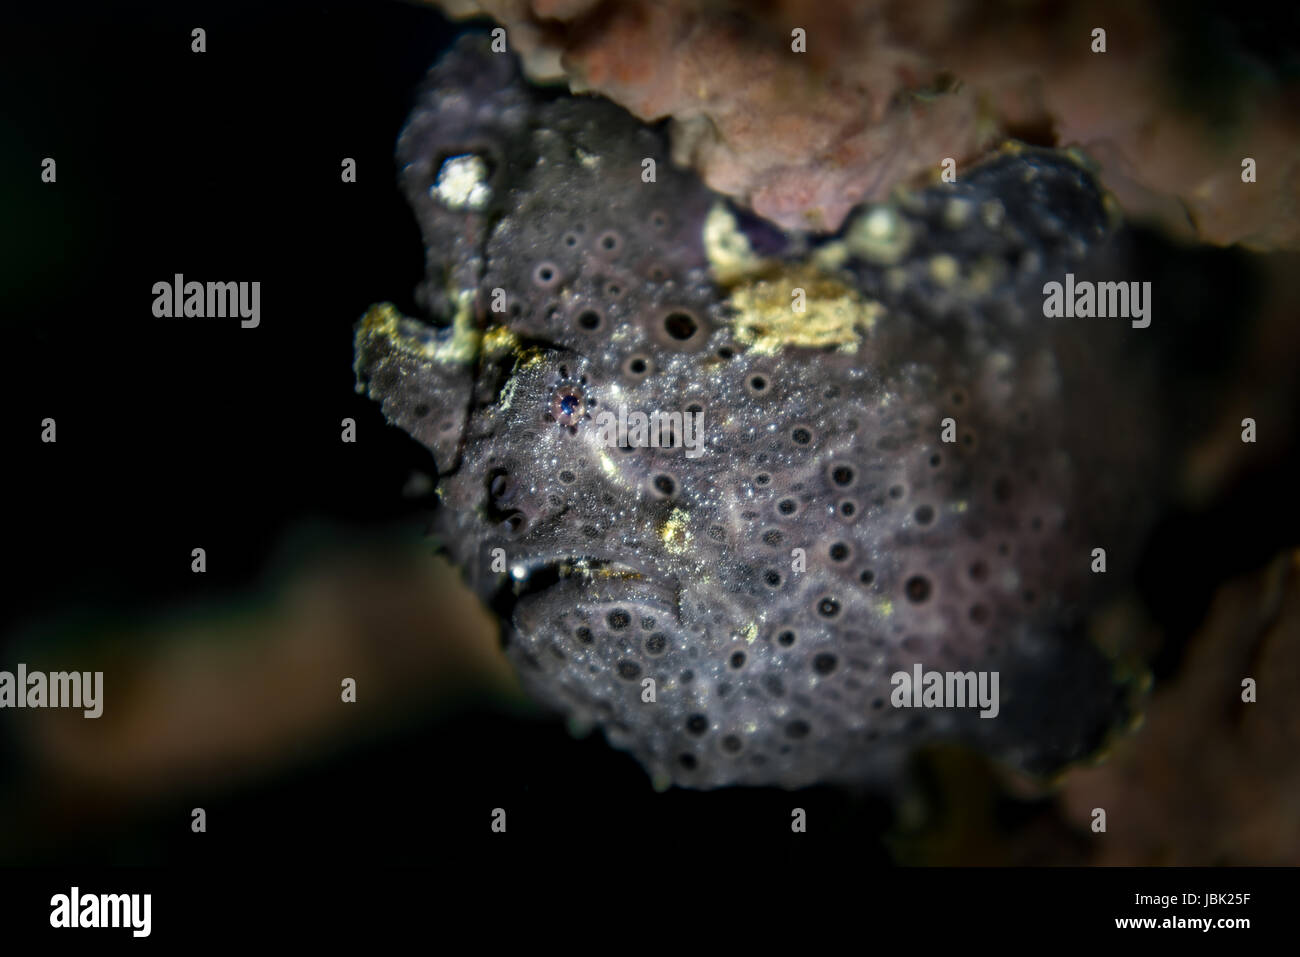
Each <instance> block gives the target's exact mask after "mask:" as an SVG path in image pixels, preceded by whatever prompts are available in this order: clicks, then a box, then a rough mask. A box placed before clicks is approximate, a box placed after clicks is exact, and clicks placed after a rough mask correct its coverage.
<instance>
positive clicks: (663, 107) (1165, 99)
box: [433, 0, 1300, 249]
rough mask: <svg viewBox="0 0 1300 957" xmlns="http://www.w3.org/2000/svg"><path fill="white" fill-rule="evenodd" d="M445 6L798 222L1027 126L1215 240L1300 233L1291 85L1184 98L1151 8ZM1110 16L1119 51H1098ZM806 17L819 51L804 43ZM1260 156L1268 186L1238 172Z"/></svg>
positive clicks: (1278, 241) (702, 2)
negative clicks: (661, 123) (799, 46)
mask: <svg viewBox="0 0 1300 957" xmlns="http://www.w3.org/2000/svg"><path fill="white" fill-rule="evenodd" d="M433 2H439V0H433ZM441 6H443V7H444V9H446V10H447V12H448V13H450V14H451V15H453V16H467V15H471V14H473V13H476V12H482V13H487V14H489V15H491V16H492V17H494V18H495V19H497V20H498V21H499V22H501V23H503V24H505V26H506V27H507V29H508V31H509V36H510V43H511V47H512V49H514V50H516V51H517V52H519V53H520V54H521V56H522V57H523V60H524V63H525V68H526V69H527V70H528V72H529V74H530V75H531V76H532V77H533V78H534V79H538V80H557V79H567V80H568V81H569V83H570V85H571V86H572V87H573V88H574V89H575V90H594V91H596V92H599V93H603V94H604V95H606V96H608V97H610V98H611V99H613V100H614V101H615V102H618V103H620V104H621V105H623V106H624V107H626V108H627V109H628V110H630V111H631V112H633V113H634V114H636V115H637V116H639V117H641V118H642V119H645V120H659V119H663V118H666V117H671V118H672V120H673V127H674V157H675V159H676V160H677V161H679V162H682V163H685V164H690V165H693V166H694V167H696V168H697V169H698V170H699V171H700V173H701V174H702V176H703V177H704V178H705V180H706V181H707V182H708V183H709V185H710V186H712V187H713V188H715V189H717V190H719V191H721V192H723V193H726V194H728V195H731V196H733V197H735V198H736V199H738V200H740V201H741V202H743V203H746V204H747V205H749V206H750V207H751V208H753V209H754V210H755V211H756V212H758V213H759V214H761V215H763V216H765V217H767V218H769V219H771V220H772V221H774V222H776V223H778V224H780V225H782V226H784V227H787V228H815V229H828V230H831V229H835V228H838V226H839V225H840V224H841V222H842V221H843V219H844V217H845V215H846V214H847V212H848V211H849V209H851V208H852V207H853V206H854V205H856V204H857V203H859V202H861V201H863V200H871V199H880V198H883V197H884V196H885V195H887V194H888V193H889V191H890V190H891V189H892V188H893V187H894V186H896V185H898V184H900V183H907V182H909V181H912V180H915V179H917V178H918V177H920V176H923V175H925V174H927V173H929V174H934V173H935V172H936V171H937V170H938V169H939V166H940V163H941V162H942V161H943V159H944V158H946V157H952V158H953V159H955V160H957V162H958V163H963V162H966V161H969V160H972V159H975V158H976V157H977V156H978V155H979V154H980V153H981V152H982V151H983V150H985V149H987V148H988V147H989V146H990V145H992V144H993V143H995V142H996V141H998V140H1000V139H1002V138H1003V137H1004V136H1007V135H1016V134H1021V133H1023V132H1025V131H1027V130H1033V131H1036V132H1037V134H1038V135H1037V137H1036V138H1038V139H1047V140H1051V141H1052V142H1054V143H1055V144H1056V145H1061V146H1069V145H1077V146H1080V147H1082V148H1083V149H1084V150H1085V151H1087V152H1088V153H1089V154H1090V155H1091V156H1092V157H1093V158H1094V160H1096V161H1097V162H1098V164H1099V165H1100V167H1101V174H1102V177H1103V179H1104V181H1105V182H1106V184H1107V185H1108V186H1109V187H1110V188H1111V190H1112V191H1113V192H1114V193H1115V195H1116V197H1117V198H1118V199H1119V200H1120V201H1121V203H1122V204H1123V205H1124V206H1125V208H1126V209H1128V210H1129V211H1130V212H1131V213H1133V214H1135V215H1139V216H1144V217H1150V218H1155V219H1157V220H1159V221H1160V222H1162V223H1163V224H1164V225H1165V226H1166V227H1167V228H1170V229H1172V230H1173V231H1175V232H1178V233H1181V234H1184V235H1187V236H1196V237H1199V238H1201V239H1203V240H1206V241H1210V242H1214V243H1223V244H1227V243H1234V242H1240V243H1243V244H1245V245H1247V246H1250V247H1252V248H1257V249H1273V248H1296V247H1297V246H1300V215H1298V213H1300V201H1298V198H1300V137H1298V136H1297V130H1296V127H1295V124H1294V122H1293V120H1292V117H1293V116H1294V115H1295V114H1296V109H1295V101H1296V96H1297V91H1296V89H1295V88H1294V86H1292V87H1290V88H1288V87H1285V86H1281V85H1275V86H1269V85H1268V84H1266V83H1258V84H1255V85H1254V86H1253V87H1252V88H1251V90H1250V95H1247V94H1245V93H1243V94H1241V96H1240V97H1239V98H1240V99H1241V103H1240V106H1239V109H1238V110H1237V113H1236V115H1235V116H1234V123H1235V125H1233V126H1232V127H1231V129H1230V131H1229V132H1227V133H1225V126H1224V124H1222V123H1220V122H1218V121H1217V119H1216V118H1215V117H1214V116H1212V115H1211V111H1209V110H1203V109H1201V108H1200V107H1199V105H1194V106H1193V107H1192V108H1188V106H1187V104H1182V103H1176V102H1175V96H1176V92H1175V90H1176V82H1175V81H1174V80H1173V79H1172V78H1171V73H1170V70H1171V65H1172V64H1173V63H1174V62H1175V61H1176V60H1177V58H1178V57H1179V56H1183V57H1184V58H1185V56H1186V51H1185V50H1183V49H1182V48H1181V47H1180V46H1179V42H1178V41H1177V39H1176V38H1175V32H1174V31H1171V29H1170V27H1169V25H1168V24H1167V23H1166V22H1165V21H1164V20H1162V19H1161V18H1160V16H1159V15H1158V14H1157V12H1156V8H1155V5H1154V4H1153V3H1130V2H1119V0H1103V2H1101V3H1091V4H1089V5H1088V6H1087V7H1086V9H1085V7H1084V5H1083V4H1082V3H1080V2H1071V3H1058V2H1048V0H1021V2H1012V0H1005V2H1000V3H995V4H988V3H976V2H974V0H946V2H942V3H927V4H916V3H909V2H905V0H825V2H822V3H818V4H816V5H812V6H810V5H807V4H804V3H800V2H796V0H771V2H767V3H762V4H755V5H740V4H735V3H726V2H718V0H656V2H651V0H621V2H608V0H606V2H595V0H479V2H478V3H474V2H472V0H441ZM1096 27H1102V28H1104V29H1105V30H1106V31H1107V45H1108V46H1107V51H1106V52H1105V53H1104V54H1096V53H1093V52H1092V50H1091V44H1092V31H1093V29H1094V28H1096ZM796 28H799V29H802V30H804V31H805V32H806V38H807V53H805V54H800V53H794V52H793V51H792V49H791V32H792V31H793V30H794V29H796ZM1225 42H1227V41H1225ZM1224 55H1225V56H1228V55H1230V54H1229V53H1224ZM1231 55H1236V54H1235V52H1234V53H1231ZM1265 72H1266V71H1265ZM1227 82H1228V81H1227V80H1225V81H1224V83H1225V84H1226V83H1227ZM1246 156H1249V157H1251V158H1253V159H1254V160H1255V161H1256V163H1257V168H1258V176H1259V181H1258V182H1257V183H1252V184H1245V183H1242V182H1241V161H1242V159H1243V158H1244V157H1246Z"/></svg>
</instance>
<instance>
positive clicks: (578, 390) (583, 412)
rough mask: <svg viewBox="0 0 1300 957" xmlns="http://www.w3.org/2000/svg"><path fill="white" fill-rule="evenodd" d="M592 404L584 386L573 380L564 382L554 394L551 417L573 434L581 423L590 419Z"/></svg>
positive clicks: (557, 387)
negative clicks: (589, 406)
mask: <svg viewBox="0 0 1300 957" xmlns="http://www.w3.org/2000/svg"><path fill="white" fill-rule="evenodd" d="M590 404H591V403H589V402H588V400H587V395H586V392H585V390H584V389H583V388H582V386H580V385H578V384H577V383H576V382H573V381H571V380H570V381H562V382H560V384H559V385H557V386H556V388H555V392H554V393H553V394H552V397H551V409H550V416H549V417H550V418H553V419H554V420H555V421H556V422H558V423H559V424H560V425H561V426H562V427H564V428H566V429H568V430H569V431H570V432H573V431H575V430H576V427H577V425H578V423H579V422H580V421H582V420H583V419H584V418H588V417H589V416H588V413H587V407H588V405H590Z"/></svg>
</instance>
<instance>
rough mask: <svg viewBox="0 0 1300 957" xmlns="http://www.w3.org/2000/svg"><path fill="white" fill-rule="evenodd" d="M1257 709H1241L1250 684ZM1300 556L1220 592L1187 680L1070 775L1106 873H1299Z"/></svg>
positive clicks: (1075, 812)
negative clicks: (1247, 868)
mask: <svg viewBox="0 0 1300 957" xmlns="http://www.w3.org/2000/svg"><path fill="white" fill-rule="evenodd" d="M1248 677H1249V678H1254V679H1255V681H1256V682H1258V701H1256V702H1255V703H1245V702H1243V701H1242V686H1241V683H1242V680H1243V679H1245V678H1248ZM1298 692H1300V551H1297V552H1292V553H1291V554H1289V555H1283V556H1280V557H1279V558H1278V559H1277V560H1276V561H1275V562H1273V563H1272V564H1271V565H1270V566H1269V567H1268V568H1267V569H1265V570H1264V571H1262V572H1260V573H1257V574H1255V575H1253V576H1250V577H1248V578H1246V579H1243V580H1240V581H1237V582H1234V583H1232V584H1230V585H1226V586H1224V588H1222V589H1221V590H1220V591H1219V593H1218V595H1217V597H1216V599H1215V602H1214V605H1213V607H1212V608H1211V611H1210V615H1209V618H1208V619H1207V621H1206V623H1205V625H1204V627H1203V628H1202V629H1201V632H1200V634H1199V636H1198V637H1197V638H1196V640H1195V641H1194V642H1193V644H1192V646H1191V648H1190V650H1189V652H1188V655H1187V658H1186V661H1185V664H1184V666H1183V668H1182V670H1181V676H1180V678H1179V679H1178V680H1177V681H1176V682H1175V683H1173V684H1171V685H1169V686H1167V687H1165V688H1163V689H1162V690H1159V691H1157V693H1156V694H1155V697H1154V699H1153V700H1152V702H1151V706H1150V708H1149V710H1148V712H1147V720H1146V724H1145V726H1144V727H1143V728H1142V730H1141V731H1140V732H1139V733H1138V734H1137V735H1135V736H1134V737H1133V738H1131V739H1129V740H1127V741H1125V742H1124V743H1122V744H1121V745H1120V746H1119V747H1118V748H1117V749H1116V752H1115V754H1114V755H1113V757H1112V759H1111V760H1110V761H1108V762H1107V763H1106V764H1104V765H1102V766H1100V767H1097V768H1089V769H1079V770H1076V771H1073V772H1071V774H1070V775H1069V776H1068V777H1067V778H1066V780H1065V782H1064V787H1063V790H1062V801H1063V804H1064V808H1065V814H1066V816H1067V817H1068V818H1070V819H1072V820H1073V821H1074V822H1075V823H1076V824H1077V825H1078V826H1079V827H1080V829H1084V828H1086V827H1087V825H1088V822H1089V821H1090V819H1091V813H1092V809H1093V808H1104V809H1105V810H1106V812H1107V822H1106V823H1107V830H1106V833H1104V834H1095V835H1093V839H1094V841H1093V845H1092V846H1093V848H1094V851H1093V855H1092V858H1091V860H1092V863H1097V864H1143V865H1149V864H1162V865H1163V864H1170V865H1206V864H1273V865H1283V864H1286V865H1296V864H1300V766H1297V764H1296V761H1295V756H1296V754H1297V753H1300V716H1298V715H1297V712H1296V710H1295V708H1294V707H1293V705H1292V703H1293V702H1294V701H1295V698H1296V694H1297V693H1298Z"/></svg>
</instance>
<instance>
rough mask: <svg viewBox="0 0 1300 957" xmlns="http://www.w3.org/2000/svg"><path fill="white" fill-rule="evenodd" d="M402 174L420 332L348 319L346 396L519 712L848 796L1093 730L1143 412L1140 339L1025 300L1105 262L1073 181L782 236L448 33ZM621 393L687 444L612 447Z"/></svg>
mask: <svg viewBox="0 0 1300 957" xmlns="http://www.w3.org/2000/svg"><path fill="white" fill-rule="evenodd" d="M398 159H399V163H400V166H401V176H402V182H403V186H404V188H405V191H406V193H407V195H408V197H409V200H410V203H411V205H412V207H413V209H414V211H415V214H416V216H417V218H418V220H419V222H420V226H421V229H422V233H423V237H424V242H425V245H426V248H427V276H426V280H425V283H424V285H423V286H422V287H421V289H420V293H419V300H420V303H421V306H422V307H423V308H424V309H426V310H427V311H428V316H427V317H425V319H424V320H416V319H412V318H407V317H404V316H402V315H400V314H399V313H398V312H397V311H396V310H395V309H394V308H393V307H392V306H389V305H379V306H375V307H373V308H372V309H371V310H370V312H369V313H368V314H367V315H366V316H365V318H364V319H363V320H362V321H361V322H360V324H359V325H358V327H357V332H356V371H357V377H358V390H359V391H364V392H366V393H367V394H368V395H369V396H371V397H372V398H373V399H375V400H376V401H378V402H380V403H381V404H382V408H383V412H384V414H385V416H387V418H388V420H389V421H391V422H392V423H394V424H396V425H397V426H399V427H400V428H402V429H403V430H405V431H406V432H408V433H409V434H410V435H411V436H412V437H413V438H414V439H415V440H416V441H418V442H420V443H421V444H423V445H424V446H425V447H427V448H428V450H429V451H430V452H431V453H432V455H433V458H434V461H435V464H436V467H437V471H438V496H439V499H440V501H439V504H438V508H437V511H436V517H435V533H436V537H437V539H438V540H439V542H440V543H441V545H442V547H443V548H445V550H446V551H447V553H448V554H449V555H450V557H451V558H452V559H453V560H454V561H455V562H456V563H457V564H458V565H459V566H460V567H461V569H462V570H463V573H464V576H465V579H466V581H467V582H468V583H469V585H470V586H471V587H472V588H473V589H475V591H476V592H477V593H478V594H479V595H481V596H482V598H483V600H484V601H485V602H487V603H489V604H490V605H491V606H492V607H493V608H494V609H495V610H496V611H497V612H498V614H499V615H500V618H501V626H502V630H503V637H504V642H505V647H506V650H507V653H508V654H509V655H510V657H511V658H512V660H513V662H514V664H515V666H516V667H517V669H518V671H519V673H520V675H521V676H522V679H523V680H524V682H525V684H526V686H527V687H528V688H529V689H530V691H531V693H532V694H534V695H535V696H536V697H537V698H538V699H540V700H541V701H543V702H545V703H547V704H549V705H551V706H553V707H554V708H555V709H557V710H559V711H560V712H563V713H565V714H566V715H568V716H569V718H570V719H571V720H572V721H573V722H575V723H576V724H578V725H586V726H597V727H600V728H601V729H603V731H604V733H605V735H606V736H607V737H608V739H609V741H610V742H611V743H612V744H614V745H615V746H617V747H620V748H623V749H626V750H628V751H630V752H631V753H632V754H633V755H634V756H635V757H636V759H637V760H638V761H639V762H641V764H642V765H643V766H644V767H645V768H646V770H647V772H648V773H649V774H650V776H651V778H652V780H653V781H654V782H655V783H656V784H657V785H659V786H666V785H668V784H676V785H679V786H683V787H693V788H714V787H721V786H726V785H732V784H746V785H775V786H782V787H791V788H793V787H800V786H804V785H808V784H812V783H820V782H864V781H872V780H878V779H881V778H888V777H889V776H890V775H893V774H896V773H897V770H898V768H899V767H900V763H901V761H902V760H903V759H905V758H906V757H907V756H908V755H909V754H911V753H913V752H914V751H915V749H917V748H918V747H920V746H925V745H930V744H935V743H960V744H963V745H966V746H968V747H971V748H975V749H978V750H980V751H982V752H984V753H987V754H989V755H990V756H992V757H993V758H995V759H997V760H999V761H1003V762H1006V763H1008V764H1010V765H1011V766H1013V767H1017V768H1021V769H1025V770H1028V771H1031V772H1049V771H1051V770H1053V769H1055V768H1058V767H1060V766H1062V765H1063V764H1065V763H1067V762H1069V761H1072V760H1075V759H1078V758H1081V757H1084V756H1087V755H1088V754H1090V753H1092V752H1094V751H1095V750H1096V749H1097V748H1098V747H1099V746H1100V745H1101V743H1102V742H1103V740H1104V738H1105V737H1106V735H1107V733H1108V732H1109V731H1110V730H1111V729H1112V728H1114V727H1116V726H1117V725H1118V724H1119V723H1120V722H1122V721H1123V720H1125V718H1126V708H1127V689H1126V682H1125V679H1123V678H1122V677H1121V676H1120V674H1119V671H1118V668H1117V665H1116V663H1115V662H1114V661H1112V660H1110V659H1109V658H1108V657H1107V656H1106V655H1104V654H1103V653H1102V652H1101V651H1099V650H1098V648H1097V647H1096V646H1095V645H1094V643H1093V642H1092V641H1090V639H1089V634H1088V623H1089V614H1090V612H1092V611H1093V610H1095V609H1096V608H1097V606H1098V604H1099V602H1101V601H1102V600H1104V599H1105V598H1106V597H1107V594H1108V592H1109V591H1110V590H1111V589H1112V588H1113V587H1114V586H1117V585H1119V584H1122V582H1123V581H1124V577H1125V575H1126V574H1128V570H1129V569H1130V568H1131V565H1132V563H1133V561H1134V555H1133V553H1134V549H1135V547H1136V545H1135V543H1136V542H1137V541H1138V540H1139V538H1140V533H1141V531H1142V529H1143V525H1144V523H1145V522H1146V521H1147V517H1148V515H1149V514H1150V510H1151V508H1152V505H1151V503H1152V501H1153V500H1154V498H1155V496H1156V488H1157V486H1158V485H1159V483H1160V481H1161V479H1160V478H1159V476H1160V471H1161V470H1160V468H1159V467H1158V466H1159V462H1160V461H1162V456H1161V449H1160V448H1159V442H1158V440H1157V439H1156V438H1155V436H1156V435H1158V434H1160V430H1159V428H1158V423H1156V422H1155V421H1154V415H1155V413H1154V412H1152V411H1150V410H1152V409H1154V408H1155V407H1156V406H1155V404H1154V403H1153V402H1151V401H1149V398H1150V396H1149V395H1148V393H1149V391H1150V389H1151V383H1150V382H1149V376H1146V375H1144V373H1143V371H1142V368H1141V367H1140V364H1139V363H1137V361H1136V360H1135V359H1134V358H1133V356H1132V355H1131V353H1132V349H1131V345H1132V342H1133V338H1134V337H1135V336H1140V335H1141V334H1142V333H1141V331H1138V330H1133V329H1132V328H1131V327H1130V325H1129V323H1128V322H1127V321H1124V320H1120V319H1077V320H1073V319H1048V318H1045V317H1044V315H1043V286H1044V283H1046V282H1048V281H1051V280H1061V279H1062V278H1063V277H1064V275H1065V274H1066V273H1067V272H1072V273H1075V274H1076V275H1078V276H1085V275H1089V274H1090V271H1095V270H1096V269H1098V268H1102V267H1099V266H1098V265H1097V263H1098V262H1101V263H1102V264H1103V265H1104V263H1105V261H1106V260H1105V257H1106V256H1107V255H1110V254H1111V253H1110V251H1109V250H1110V248H1111V246H1112V243H1111V237H1112V233H1113V227H1112V224H1111V221H1110V218H1109V216H1108V213H1107V206H1106V203H1105V202H1104V199H1103V196H1102V195H1101V193H1100V192H1099V191H1098V189H1097V187H1096V186H1095V185H1094V182H1093V180H1092V178H1091V177H1090V175H1089V174H1088V172H1087V171H1086V170H1085V169H1084V168H1083V167H1082V166H1080V165H1079V164H1077V163H1076V162H1075V161H1074V160H1072V159H1070V158H1068V157H1067V156H1065V155H1064V154H1061V153H1057V152H1046V151H1035V150H1029V149H1008V150H1006V151H1004V152H1002V153H1001V154H999V155H997V156H996V157H995V158H993V159H991V160H989V161H988V162H986V163H984V164H983V165H981V166H979V167H976V168H974V169H970V170H963V171H962V174H961V176H960V177H959V181H958V182H957V183H954V184H943V183H940V184H936V185H935V186H934V187H931V188H929V189H926V190H923V191H920V192H916V193H912V194H909V195H905V196H903V197H902V198H901V199H900V200H899V201H898V202H896V203H894V204H891V205H884V206H877V207H873V208H869V209H862V210H860V211H859V212H858V213H856V214H855V215H854V216H852V217H850V219H849V221H848V222H847V223H846V225H845V226H844V228H843V229H842V230H841V231H840V232H839V233H838V234H836V235H834V236H812V235H799V234H791V233H784V232H782V231H780V230H777V229H776V228H774V227H772V226H770V225H768V224H766V223H764V222H762V221H760V220H757V219H755V218H753V217H751V216H749V215H747V214H746V213H745V212H744V211H742V210H738V209H735V208H732V207H731V206H729V205H728V204H727V203H726V202H725V201H724V200H722V199H720V198H719V197H717V196H715V195H714V194H713V193H711V192H710V191H709V190H708V189H707V188H705V187H704V186H703V185H702V184H701V183H700V182H699V181H698V180H697V179H696V178H695V177H694V175H693V174H690V173H688V172H684V171H681V170H678V169H675V168H674V167H673V166H672V164H671V162H670V160H669V156H668V151H667V145H666V141H665V138H664V135H663V133H662V131H661V130H659V129H656V128H649V127H646V126H644V125H643V124H641V123H639V122H638V121H636V120H634V119H633V118H632V117H630V116H629V115H627V114H626V113H624V112H623V111H622V110H620V109H619V108H618V107H616V106H614V105H612V104H610V103H608V102H606V101H603V100H601V99H598V98H575V97H570V96H559V95H556V94H554V93H548V92H544V91H538V90H534V89H532V88H530V87H528V86H527V85H526V84H524V83H523V82H522V81H521V79H520V78H519V77H518V74H517V69H516V66H515V65H514V63H513V62H512V60H511V58H510V57H509V56H506V55H496V54H493V53H491V52H489V50H488V47H487V44H486V42H485V41H484V40H482V39H481V38H478V37H473V36H470V37H466V38H464V39H462V40H461V41H460V42H459V43H458V44H457V45H456V46H455V47H454V48H453V49H452V50H451V51H450V52H449V53H448V54H446V55H445V56H444V58H443V59H442V60H441V61H440V63H439V64H438V65H437V66H436V67H435V68H434V69H433V70H432V71H431V73H430V76H429V80H428V84H427V86H426V88H425V89H424V91H423V93H422V94H421V96H420V98H419V101H418V103H417V105H416V107H415V109H414V111H413V113H412V115H411V117H410V120H409V122H408V124H407V126H406V128H405V130H404V131H403V133H402V136H401V139H400V141H399V144H398ZM648 160H653V165H652V166H651V165H650V164H648V163H647V161H648ZM648 169H652V170H653V175H652V176H651V175H649V174H648V173H647V170H648ZM1099 257H1100V258H1099ZM1103 278H1104V273H1103ZM1157 321H1159V317H1157ZM620 410H621V411H622V413H623V414H624V415H625V416H627V415H630V414H631V413H633V412H642V413H645V414H647V415H649V414H650V413H654V412H660V413H682V414H683V415H686V414H689V415H692V416H695V417H696V419H697V420H698V418H699V417H700V416H701V415H702V424H701V426H700V430H699V433H698V436H697V438H698V439H699V446H698V448H697V449H696V451H695V452H694V453H692V454H688V452H690V449H688V448H686V447H684V445H683V444H682V443H680V442H679V443H677V444H671V443H669V442H667V441H664V442H661V445H660V447H648V446H646V444H645V443H644V442H641V443H636V442H629V443H628V444H627V445H626V446H625V447H620V446H618V445H617V444H615V445H613V446H611V445H610V444H609V443H608V442H607V441H606V439H607V436H606V434H605V433H604V432H603V431H602V428H601V425H600V423H601V413H603V412H610V413H614V414H615V415H617V414H618V413H619V411H620ZM679 421H680V422H682V423H685V422H686V421H687V420H686V419H684V418H683V419H679ZM676 437H677V436H676V435H675V433H672V434H671V435H670V438H676ZM681 438H683V439H684V437H681ZM1099 548H1100V549H1104V550H1105V556H1106V557H1105V561H1106V566H1105V568H1106V570H1105V572H1098V571H1096V570H1095V552H1094V550H1095V549H1099ZM917 665H920V666H921V669H922V671H924V672H929V671H937V672H941V673H948V672H975V673H981V672H982V673H992V672H996V673H997V676H998V684H997V689H998V699H999V700H998V707H997V709H996V714H995V715H991V716H989V717H981V711H980V709H979V708H978V707H953V706H949V707H903V706H899V705H897V704H896V702H895V700H894V690H895V687H896V686H895V684H894V681H893V676H895V675H896V674H897V673H900V672H905V673H907V674H908V675H909V676H910V675H912V674H913V673H914V667H915V666H917ZM647 679H649V680H647ZM908 700H909V701H910V698H909V699H908ZM950 704H951V703H950ZM986 710H987V709H986Z"/></svg>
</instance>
